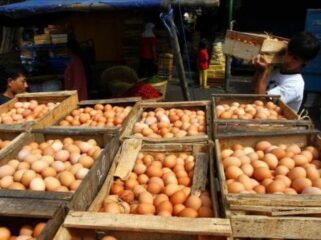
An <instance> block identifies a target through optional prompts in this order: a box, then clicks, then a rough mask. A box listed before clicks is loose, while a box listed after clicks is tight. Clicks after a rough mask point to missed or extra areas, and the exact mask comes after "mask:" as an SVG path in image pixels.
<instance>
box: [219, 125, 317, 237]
mask: <svg viewBox="0 0 321 240" xmlns="http://www.w3.org/2000/svg"><path fill="white" fill-rule="evenodd" d="M266 139H268V141H270V142H271V143H274V144H279V143H284V141H286V143H287V144H290V143H297V144H298V145H299V146H301V147H303V146H306V145H307V144H312V145H314V146H315V147H317V148H318V149H321V137H320V136H319V135H318V132H317V131H297V132H296V133H293V132H292V133H280V132H279V133H275V132H274V133H273V132H271V133H264V134H260V135H259V134H252V135H246V134H244V135H239V136H233V137H231V136H225V137H223V136H221V137H220V138H219V139H216V140H215V149H216V160H217V162H216V163H217V166H218V173H219V181H220V190H221V201H222V203H223V206H224V211H225V215H226V216H227V217H229V218H230V219H231V226H232V230H233V236H234V237H248V238H283V239H321V229H320V228H318V227H316V226H319V225H320V223H321V218H318V217H319V216H320V215H321V197H320V195H278V194H231V193H228V191H227V185H226V178H225V174H224V167H223V165H222V163H221V155H220V153H221V149H222V147H223V148H225V147H229V146H232V145H233V144H236V143H241V144H242V145H244V146H254V144H255V143H256V142H258V141H261V140H266ZM285 139H286V140H285Z"/></svg>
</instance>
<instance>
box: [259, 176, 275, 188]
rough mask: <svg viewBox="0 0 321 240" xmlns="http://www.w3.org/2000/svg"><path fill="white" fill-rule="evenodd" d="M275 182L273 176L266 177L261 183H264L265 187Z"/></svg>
mask: <svg viewBox="0 0 321 240" xmlns="http://www.w3.org/2000/svg"><path fill="white" fill-rule="evenodd" d="M271 182H273V179H272V178H266V179H264V180H263V181H262V182H261V185H263V186H264V187H265V188H267V186H268V185H269V184H270V183H271Z"/></svg>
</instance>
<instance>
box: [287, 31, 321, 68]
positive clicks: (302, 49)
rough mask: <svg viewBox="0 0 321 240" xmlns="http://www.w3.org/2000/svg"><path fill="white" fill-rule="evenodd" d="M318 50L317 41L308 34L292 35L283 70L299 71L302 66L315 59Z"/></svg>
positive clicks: (318, 43)
mask: <svg viewBox="0 0 321 240" xmlns="http://www.w3.org/2000/svg"><path fill="white" fill-rule="evenodd" d="M319 50H320V42H319V40H318V39H317V38H316V37H315V36H313V35H312V34H311V33H308V32H300V33H298V34H296V35H294V36H293V37H292V38H291V39H290V41H289V44H288V49H287V52H286V54H285V56H284V62H283V66H282V68H283V70H285V71H300V70H301V68H302V67H304V65H305V64H306V63H307V62H308V61H310V60H312V59H313V58H315V57H316V56H317V55H318V52H319Z"/></svg>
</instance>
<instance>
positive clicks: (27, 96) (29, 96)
mask: <svg viewBox="0 0 321 240" xmlns="http://www.w3.org/2000/svg"><path fill="white" fill-rule="evenodd" d="M31 100H37V101H38V103H40V104H46V103H49V102H53V103H56V102H60V104H59V105H58V106H56V107H55V108H54V109H52V110H51V111H48V112H47V113H45V114H44V115H43V116H42V117H40V118H38V119H36V120H34V121H25V122H23V123H19V124H18V123H14V124H0V129H1V130H8V129H10V130H16V131H25V130H31V129H42V128H44V127H47V126H50V125H52V124H53V123H54V122H56V121H57V120H58V119H60V118H61V117H62V116H63V115H64V114H65V111H66V109H68V108H70V107H74V106H77V103H78V95H77V91H60V92H37V93H22V94H17V95H16V96H15V97H14V98H13V99H12V100H10V101H9V102H7V103H5V104H3V105H1V106H0V114H1V113H6V112H9V111H10V109H12V108H13V106H14V104H15V103H16V102H18V101H31Z"/></svg>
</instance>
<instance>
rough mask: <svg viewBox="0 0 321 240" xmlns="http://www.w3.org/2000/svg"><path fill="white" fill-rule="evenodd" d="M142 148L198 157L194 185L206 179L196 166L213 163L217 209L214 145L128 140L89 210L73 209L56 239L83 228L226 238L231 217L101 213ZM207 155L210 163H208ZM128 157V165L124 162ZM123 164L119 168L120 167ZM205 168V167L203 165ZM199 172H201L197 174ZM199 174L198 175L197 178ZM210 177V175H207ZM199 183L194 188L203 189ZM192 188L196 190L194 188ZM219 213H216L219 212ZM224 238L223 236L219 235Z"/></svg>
mask: <svg viewBox="0 0 321 240" xmlns="http://www.w3.org/2000/svg"><path fill="white" fill-rule="evenodd" d="M140 151H143V152H165V153H168V152H189V153H193V154H194V156H196V164H195V166H196V167H195V170H194V171H195V172H194V177H193V179H198V180H197V181H195V182H194V180H193V186H192V189H193V188H194V186H197V184H198V183H200V182H202V180H201V179H200V178H203V179H204V173H203V174H202V173H201V172H199V171H197V166H201V165H202V164H204V165H203V167H205V168H208V166H210V172H209V175H210V179H209V183H210V192H211V195H212V199H213V207H214V209H215V210H218V206H217V201H216V188H215V184H213V183H214V167H213V159H212V153H213V152H212V145H211V144H207V143H194V144H189V143H181V144H178V143H177V144H171V143H167V144H143V145H142V141H141V140H136V139H128V140H125V141H124V143H123V145H122V148H121V149H120V150H119V152H118V153H117V155H116V157H115V160H114V162H113V165H112V167H111V169H110V171H109V173H108V176H107V178H106V181H105V183H104V185H103V186H102V188H101V190H100V192H99V193H98V195H97V197H96V199H95V200H94V201H93V203H92V204H91V206H90V208H89V210H88V212H75V211H71V212H70V213H69V214H68V216H67V217H66V219H65V222H64V224H63V227H62V228H60V230H59V231H58V233H57V235H56V236H55V238H54V239H55V240H58V239H61V240H70V239H71V238H72V236H73V235H74V234H77V233H78V232H81V231H84V230H87V231H89V230H91V231H92V232H91V234H94V231H95V230H96V231H99V230H101V231H104V232H106V233H108V234H113V235H115V236H117V237H119V239H120V240H122V239H135V240H136V239H137V240H138V239H140V240H145V239H146V240H147V239H153V240H154V239H155V240H165V239H179V240H183V239H186V240H194V239H204V240H205V239H213V240H214V239H227V238H226V236H229V235H230V232H231V229H230V224H229V220H228V219H222V218H217V217H216V218H195V219H193V218H180V217H160V216H143V215H134V214H110V213H103V212H98V211H99V210H100V207H101V204H102V202H103V200H104V198H105V196H106V195H108V194H109V190H110V187H111V185H112V183H113V180H114V176H115V175H117V176H121V175H123V176H126V174H127V173H129V172H131V171H132V167H133V165H131V167H128V165H130V163H134V162H135V160H136V157H137V155H138V153H139V152H140ZM206 158H208V161H209V162H207V163H208V164H209V165H206V164H205V162H206V160H205V159H206ZM124 160H126V162H127V163H128V164H127V165H123V164H122V163H123V162H124ZM119 166H120V167H119ZM200 169H202V167H201V168H200ZM197 172H198V173H197ZM195 176H198V177H195ZM206 178H207V177H206ZM199 187H200V186H198V187H196V188H194V189H201V187H200V188H199ZM192 191H193V190H192ZM216 216H217V215H216ZM220 237H221V238H220Z"/></svg>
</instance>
